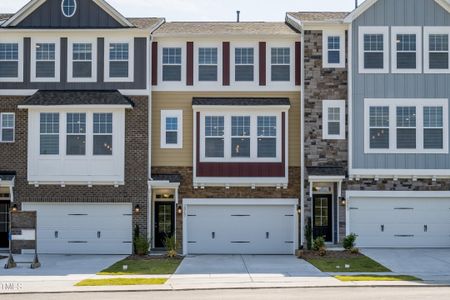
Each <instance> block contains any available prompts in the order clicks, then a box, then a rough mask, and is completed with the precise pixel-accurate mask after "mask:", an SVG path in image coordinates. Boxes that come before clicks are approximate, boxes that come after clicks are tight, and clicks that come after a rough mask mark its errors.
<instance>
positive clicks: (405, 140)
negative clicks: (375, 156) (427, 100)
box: [397, 106, 417, 149]
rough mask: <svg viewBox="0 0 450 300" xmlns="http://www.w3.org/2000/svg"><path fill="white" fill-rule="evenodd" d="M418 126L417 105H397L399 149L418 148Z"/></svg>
mask: <svg viewBox="0 0 450 300" xmlns="http://www.w3.org/2000/svg"><path fill="white" fill-rule="evenodd" d="M416 128H417V113H416V107H414V106H397V149H416V147H417V145H416Z"/></svg>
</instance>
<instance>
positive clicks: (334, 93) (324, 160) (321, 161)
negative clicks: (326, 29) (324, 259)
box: [303, 30, 348, 240]
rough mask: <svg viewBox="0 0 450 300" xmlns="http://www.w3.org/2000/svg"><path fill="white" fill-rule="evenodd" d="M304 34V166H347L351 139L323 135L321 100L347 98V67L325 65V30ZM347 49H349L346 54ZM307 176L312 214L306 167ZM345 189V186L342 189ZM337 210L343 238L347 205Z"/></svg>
mask: <svg viewBox="0 0 450 300" xmlns="http://www.w3.org/2000/svg"><path fill="white" fill-rule="evenodd" d="M303 34H304V51H305V52H304V69H305V74H304V122H305V140H304V151H305V168H306V167H318V166H339V167H343V168H345V169H347V162H348V150H347V148H348V146H347V145H348V139H345V140H324V139H323V138H322V116H323V112H322V101H323V100H347V99H348V93H347V92H348V91H347V80H348V76H347V74H348V73H347V69H346V68H345V69H344V68H342V69H335V68H323V67H322V64H323V61H322V49H323V47H322V31H320V30H314V31H311V30H305V31H304V33H303ZM347 53H348V52H347V51H346V58H347ZM346 115H347V114H346ZM346 128H347V126H346ZM346 130H347V129H346ZM346 136H347V134H346ZM305 176H306V178H305V195H306V197H305V200H306V201H305V217H306V218H310V217H312V216H311V206H312V198H311V195H309V182H308V180H307V176H308V174H307V171H305ZM342 191H345V190H344V189H342ZM338 197H339V195H338ZM338 211H339V220H340V223H341V224H343V227H342V226H339V236H340V238H341V240H342V237H344V236H345V209H344V208H343V207H342V206H340V205H338ZM305 222H306V220H305Z"/></svg>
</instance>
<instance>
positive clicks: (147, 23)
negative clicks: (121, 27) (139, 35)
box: [127, 18, 164, 29]
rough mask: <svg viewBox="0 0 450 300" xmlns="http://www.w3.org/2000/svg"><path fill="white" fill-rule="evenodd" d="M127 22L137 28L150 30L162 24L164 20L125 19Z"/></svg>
mask: <svg viewBox="0 0 450 300" xmlns="http://www.w3.org/2000/svg"><path fill="white" fill-rule="evenodd" d="M127 20H128V21H129V22H130V23H131V24H133V25H134V26H136V27H137V28H140V29H152V28H154V27H156V26H157V25H158V24H159V23H161V22H163V21H164V18H127Z"/></svg>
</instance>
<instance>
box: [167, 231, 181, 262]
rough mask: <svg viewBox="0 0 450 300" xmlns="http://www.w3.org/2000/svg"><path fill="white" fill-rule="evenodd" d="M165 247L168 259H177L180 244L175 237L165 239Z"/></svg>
mask: <svg viewBox="0 0 450 300" xmlns="http://www.w3.org/2000/svg"><path fill="white" fill-rule="evenodd" d="M164 247H166V250H167V254H166V255H167V257H170V258H174V257H177V255H178V252H177V248H178V243H177V240H176V239H175V235H173V236H170V237H166V238H165V240H164Z"/></svg>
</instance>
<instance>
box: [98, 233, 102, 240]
mask: <svg viewBox="0 0 450 300" xmlns="http://www.w3.org/2000/svg"><path fill="white" fill-rule="evenodd" d="M101 237H102V232H101V231H97V238H98V239H99V238H101Z"/></svg>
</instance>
